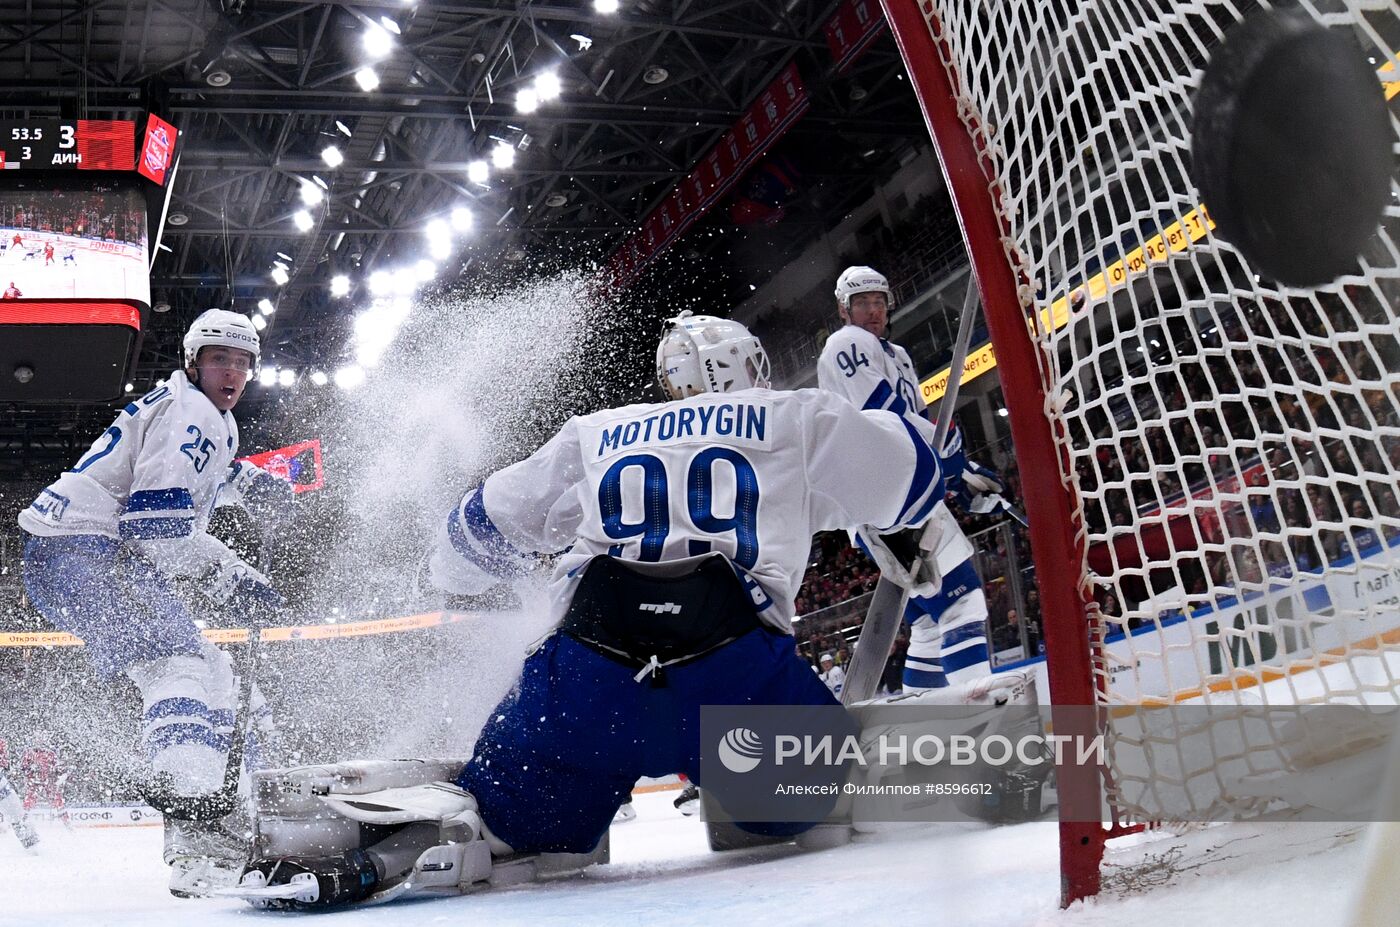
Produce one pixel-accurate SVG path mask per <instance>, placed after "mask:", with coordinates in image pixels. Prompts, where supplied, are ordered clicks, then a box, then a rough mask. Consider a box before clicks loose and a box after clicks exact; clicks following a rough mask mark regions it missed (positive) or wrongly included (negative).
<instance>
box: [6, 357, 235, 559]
mask: <svg viewBox="0 0 1400 927" xmlns="http://www.w3.org/2000/svg"><path fill="white" fill-rule="evenodd" d="M237 452H238V425H237V424H236V423H235V422H234V419H233V416H232V415H231V414H230V413H227V412H220V411H219V410H218V409H216V408H215V407H214V404H213V403H212V402H210V401H209V399H208V397H206V396H205V395H204V394H203V393H202V392H200V390H199V387H197V386H195V385H194V384H193V383H191V382H190V381H189V380H188V379H187V378H186V377H185V374H184V372H183V371H176V372H174V373H173V374H171V376H170V378H169V379H168V380H167V381H166V382H165V383H164V384H163V385H161V386H158V387H156V388H155V389H154V390H152V391H151V392H149V393H147V394H146V395H145V396H142V397H141V398H140V399H137V400H135V401H134V402H131V403H128V404H127V405H126V407H125V408H123V409H122V411H121V413H120V414H119V415H118V416H117V419H116V421H115V422H113V423H112V426H111V427H110V428H108V429H107V430H106V431H104V432H103V433H102V434H101V435H100V436H99V437H98V438H97V440H96V441H94V442H93V443H92V447H91V448H89V450H88V452H87V453H86V454H84V455H83V456H82V457H81V458H80V459H79V460H78V462H77V463H75V464H74V465H73V467H72V469H70V470H67V471H65V472H64V473H63V475H62V476H60V477H59V478H58V479H57V480H56V481H55V482H53V483H52V484H50V485H49V486H48V487H46V488H45V489H44V490H43V491H42V492H40V493H39V497H38V498H37V499H35V500H34V502H33V503H31V504H30V506H29V508H27V509H25V510H24V511H23V512H21V513H20V515H19V524H20V527H21V528H23V529H24V530H25V531H28V532H29V533H30V534H36V535H40V536H53V535H74V534H100V535H104V536H106V537H109V538H119V539H121V540H124V541H128V542H132V543H134V544H135V545H136V546H137V547H138V548H140V549H141V550H142V552H143V553H145V554H146V555H147V556H149V557H151V559H153V560H154V561H155V562H156V564H157V566H160V567H161V568H162V569H165V570H167V571H169V572H175V573H179V574H185V575H188V574H191V573H193V572H195V571H197V570H199V569H200V568H202V567H203V566H205V565H206V564H207V563H208V562H210V561H212V560H213V559H218V558H220V556H221V555H222V554H223V553H224V551H223V550H222V545H221V544H218V542H216V541H214V539H213V538H211V537H209V535H207V534H205V533H204V529H205V527H206V526H207V525H208V523H209V515H210V513H211V512H212V511H213V508H214V499H215V496H216V495H217V493H218V491H219V486H220V485H221V484H222V483H223V482H224V480H225V479H226V477H227V474H228V468H229V464H230V463H232V461H233V458H234V456H235V455H236V454H237ZM191 542H193V543H191ZM209 542H213V543H212V545H211V544H210V543H209ZM214 545H217V547H218V548H220V549H212V548H213V546H214ZM205 546H209V547H211V549H210V550H207V551H206V550H202V549H201V548H203V547H205ZM186 561H188V562H186Z"/></svg>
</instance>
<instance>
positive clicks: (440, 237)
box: [423, 219, 452, 244]
mask: <svg viewBox="0 0 1400 927" xmlns="http://www.w3.org/2000/svg"><path fill="white" fill-rule="evenodd" d="M423 232H424V234H426V235H427V236H428V242H429V243H430V244H431V243H433V242H438V241H447V242H450V241H452V229H451V228H450V227H449V226H448V224H447V220H446V219H431V220H429V222H428V224H427V226H426V227H425V228H424V229H423Z"/></svg>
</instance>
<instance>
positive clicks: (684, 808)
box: [671, 782, 700, 817]
mask: <svg viewBox="0 0 1400 927" xmlns="http://www.w3.org/2000/svg"><path fill="white" fill-rule="evenodd" d="M671 804H673V805H675V806H676V810H678V811H679V812H680V813H681V814H683V815H685V816H686V817H690V816H691V815H693V814H696V813H697V812H698V811H699V810H700V787H699V786H698V785H696V784H695V783H694V782H687V783H686V785H685V788H684V789H682V790H681V793H680V794H679V795H677V796H676V800H675V801H673V802H672V803H671Z"/></svg>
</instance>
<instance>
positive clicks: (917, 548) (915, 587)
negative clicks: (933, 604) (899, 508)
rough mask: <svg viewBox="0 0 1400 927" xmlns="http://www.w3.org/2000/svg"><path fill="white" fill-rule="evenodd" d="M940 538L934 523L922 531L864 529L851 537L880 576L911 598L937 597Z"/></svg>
mask: <svg viewBox="0 0 1400 927" xmlns="http://www.w3.org/2000/svg"><path fill="white" fill-rule="evenodd" d="M941 536H942V532H941V531H940V530H939V527H938V524H937V522H936V520H935V519H932V518H931V519H929V520H928V521H927V522H925V523H924V524H923V525H922V526H921V527H918V528H906V529H905V530H903V531H895V532H891V533H889V534H880V533H879V532H877V531H876V530H875V529H874V528H871V527H869V526H866V527H864V528H857V529H856V530H855V531H854V532H852V533H851V539H852V540H853V541H854V542H855V545H856V546H857V547H859V548H860V549H861V550H863V551H865V553H866V554H867V555H869V557H870V559H871V560H874V561H875V565H876V566H878V567H879V568H880V575H882V576H883V577H884V578H885V579H888V580H889V581H890V582H892V583H894V584H895V585H897V586H901V587H903V588H905V589H908V590H909V595H910V597H912V598H925V597H928V596H933V595H937V594H938V590H939V589H940V588H942V586H943V575H942V574H941V573H940V572H939V570H938V558H937V556H936V551H937V550H938V541H939V539H940V537H941Z"/></svg>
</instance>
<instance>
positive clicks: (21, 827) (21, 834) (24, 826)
mask: <svg viewBox="0 0 1400 927" xmlns="http://www.w3.org/2000/svg"><path fill="white" fill-rule="evenodd" d="M13 827H14V829H15V836H16V837H18V838H19V845H20V846H22V847H24V848H25V849H26V850H32V849H34V847H36V846H38V845H39V833H38V831H36V830H34V825H32V824H30V823H29V820H28V819H27V818H26V819H22V820H19V821H16V822H15V823H14V825H13Z"/></svg>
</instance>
